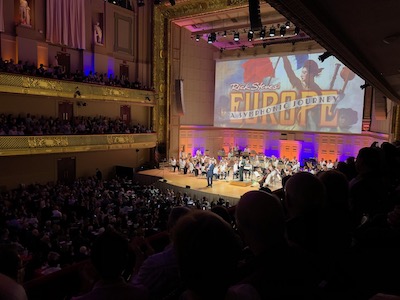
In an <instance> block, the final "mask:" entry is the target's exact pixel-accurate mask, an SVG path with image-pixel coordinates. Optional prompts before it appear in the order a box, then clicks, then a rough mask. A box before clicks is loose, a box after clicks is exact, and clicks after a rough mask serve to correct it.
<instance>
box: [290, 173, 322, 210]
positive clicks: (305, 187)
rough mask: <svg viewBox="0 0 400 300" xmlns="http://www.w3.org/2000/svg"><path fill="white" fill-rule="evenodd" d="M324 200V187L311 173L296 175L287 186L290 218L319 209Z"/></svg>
mask: <svg viewBox="0 0 400 300" xmlns="http://www.w3.org/2000/svg"><path fill="white" fill-rule="evenodd" d="M324 198H325V188H324V185H323V184H322V182H321V180H320V179H319V178H317V177H316V176H315V175H313V174H311V173H308V172H299V173H296V174H294V175H293V176H292V177H290V178H289V180H288V181H287V183H286V185H285V205H286V209H287V212H288V216H289V217H290V218H292V217H296V216H299V215H304V214H307V213H308V212H311V211H315V209H319V208H320V207H321V206H322V205H323V203H324Z"/></svg>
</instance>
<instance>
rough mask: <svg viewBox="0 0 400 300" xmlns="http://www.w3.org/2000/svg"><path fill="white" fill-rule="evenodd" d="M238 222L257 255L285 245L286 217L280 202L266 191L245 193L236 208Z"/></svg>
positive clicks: (244, 238)
mask: <svg viewBox="0 0 400 300" xmlns="http://www.w3.org/2000/svg"><path fill="white" fill-rule="evenodd" d="M236 222H237V225H238V229H239V232H240V233H241V234H242V236H243V240H244V242H245V243H246V244H247V245H248V246H249V247H250V249H251V250H252V252H253V253H254V254H255V255H258V254H260V253H262V252H263V251H265V250H268V249H270V248H274V247H276V246H277V245H282V244H283V243H285V241H286V240H285V216H284V212H283V208H282V205H281V203H280V200H279V199H278V198H277V197H276V196H275V195H273V194H270V193H267V192H264V191H250V192H247V193H245V194H244V195H243V196H242V197H241V198H240V200H239V203H238V204H237V206H236Z"/></svg>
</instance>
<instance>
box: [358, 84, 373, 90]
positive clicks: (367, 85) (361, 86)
mask: <svg viewBox="0 0 400 300" xmlns="http://www.w3.org/2000/svg"><path fill="white" fill-rule="evenodd" d="M369 86H371V85H370V84H369V83H365V84H362V85H360V89H362V90H363V89H365V88H367V87H369Z"/></svg>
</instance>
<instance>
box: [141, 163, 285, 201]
mask: <svg viewBox="0 0 400 300" xmlns="http://www.w3.org/2000/svg"><path fill="white" fill-rule="evenodd" d="M138 174H143V175H147V176H153V177H155V178H157V179H158V180H157V181H158V182H157V186H158V187H163V186H160V184H166V185H167V186H166V188H169V187H171V188H174V187H176V188H177V189H178V190H180V191H182V192H186V193H188V194H189V195H190V196H191V197H195V198H197V197H206V198H207V199H208V201H213V200H218V199H219V198H220V197H222V198H224V199H226V200H229V202H230V204H231V205H236V204H237V202H238V201H239V199H240V197H241V196H242V195H243V194H244V193H246V192H248V191H252V190H258V189H259V188H260V186H259V184H258V182H257V181H256V180H255V179H253V180H245V181H238V180H237V179H233V178H232V175H230V176H229V178H227V179H226V180H214V181H213V186H212V187H207V179H206V178H205V177H204V176H198V177H195V176H194V175H193V174H183V173H182V172H178V171H175V172H173V171H172V169H169V168H165V169H150V170H143V171H140V172H138ZM281 187H282V185H281V184H276V185H275V186H272V187H269V188H270V189H271V190H272V191H275V190H277V189H280V188H281Z"/></svg>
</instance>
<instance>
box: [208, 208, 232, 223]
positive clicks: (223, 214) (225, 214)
mask: <svg viewBox="0 0 400 300" xmlns="http://www.w3.org/2000/svg"><path fill="white" fill-rule="evenodd" d="M211 211H212V212H213V213H215V214H217V215H218V216H220V217H221V218H222V219H224V220H225V222H227V223H228V224H232V216H231V214H230V213H229V210H228V209H227V208H226V206H222V205H216V206H214V207H213V208H211Z"/></svg>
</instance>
